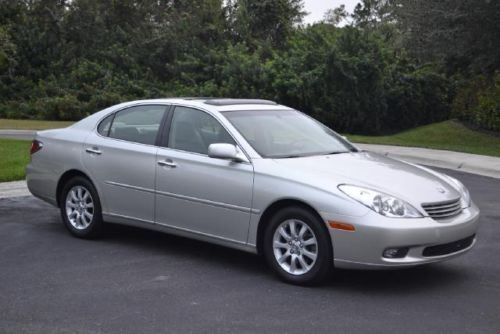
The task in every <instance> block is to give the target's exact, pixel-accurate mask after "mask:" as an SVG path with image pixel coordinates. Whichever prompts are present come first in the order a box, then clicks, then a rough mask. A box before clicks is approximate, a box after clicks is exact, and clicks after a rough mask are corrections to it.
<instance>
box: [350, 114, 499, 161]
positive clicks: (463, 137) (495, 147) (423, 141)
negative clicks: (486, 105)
mask: <svg viewBox="0 0 500 334" xmlns="http://www.w3.org/2000/svg"><path fill="white" fill-rule="evenodd" d="M346 136H347V138H349V140H350V141H352V142H354V143H365V144H384V145H399V146H414V147H425V148H435V149H441V150H449V151H457V152H465V153H474V154H482V155H491V156H497V157H500V136H494V135H490V134H487V133H483V132H479V131H474V130H471V129H469V128H467V127H465V126H464V125H463V124H461V123H460V122H457V121H452V120H451V121H445V122H440V123H434V124H429V125H425V126H421V127H418V128H415V129H411V130H407V131H403V132H400V133H397V134H395V135H391V136H358V135H346Z"/></svg>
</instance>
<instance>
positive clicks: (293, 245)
mask: <svg viewBox="0 0 500 334" xmlns="http://www.w3.org/2000/svg"><path fill="white" fill-rule="evenodd" d="M292 226H294V227H295V228H294V230H295V232H293V231H292ZM301 233H302V236H301ZM294 237H296V238H294ZM275 242H276V243H275ZM263 253H264V257H265V258H266V261H267V263H268V265H269V266H270V267H271V269H272V270H273V271H274V272H275V274H277V275H278V277H279V278H280V279H281V280H283V281H285V282H287V283H292V284H297V285H314V284H319V283H322V282H324V281H325V280H326V279H327V278H328V277H329V276H330V274H331V272H332V269H333V250H332V244H331V239H330V236H329V235H328V230H327V229H326V226H325V224H324V223H323V222H322V221H321V220H320V219H319V218H318V217H317V216H316V215H315V214H314V213H313V212H311V211H310V210H307V209H304V208H301V207H289V208H285V209H282V210H280V211H278V212H277V213H276V214H275V215H274V216H273V217H272V218H271V220H270V221H269V222H268V225H267V227H266V230H265V232H264V244H263ZM314 255H315V256H314ZM278 259H281V260H282V261H279V260H278ZM292 262H295V264H292Z"/></svg>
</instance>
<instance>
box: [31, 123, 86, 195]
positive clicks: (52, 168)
mask: <svg viewBox="0 0 500 334" xmlns="http://www.w3.org/2000/svg"><path fill="white" fill-rule="evenodd" d="M87 135H88V131H87V130H82V129H78V128H74V127H69V128H64V129H57V130H47V131H40V132H38V133H37V134H36V136H35V139H37V140H39V141H40V142H42V144H43V148H42V149H41V150H40V151H38V152H36V153H35V154H33V155H32V156H31V161H30V163H29V164H28V166H27V168H26V181H27V184H28V189H29V190H30V192H31V193H32V194H33V195H34V196H36V197H39V198H41V199H43V200H45V201H47V202H49V203H51V204H53V205H57V198H56V191H57V183H58V182H59V179H60V178H61V176H62V175H63V174H64V173H65V172H66V171H68V170H71V169H76V170H80V171H82V172H84V170H83V164H82V161H81V152H82V145H83V143H84V142H85V138H86V137H87Z"/></svg>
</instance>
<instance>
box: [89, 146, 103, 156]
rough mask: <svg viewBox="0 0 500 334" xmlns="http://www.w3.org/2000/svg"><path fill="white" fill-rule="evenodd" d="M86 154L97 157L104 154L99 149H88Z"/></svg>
mask: <svg viewBox="0 0 500 334" xmlns="http://www.w3.org/2000/svg"><path fill="white" fill-rule="evenodd" d="M85 152H87V153H90V154H97V155H101V154H102V152H101V151H100V150H99V149H98V148H97V147H92V148H87V149H85Z"/></svg>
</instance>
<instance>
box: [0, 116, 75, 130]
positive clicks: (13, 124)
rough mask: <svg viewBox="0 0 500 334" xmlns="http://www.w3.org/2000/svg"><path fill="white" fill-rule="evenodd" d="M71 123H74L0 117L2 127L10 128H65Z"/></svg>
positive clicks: (0, 127) (0, 126)
mask: <svg viewBox="0 0 500 334" xmlns="http://www.w3.org/2000/svg"><path fill="white" fill-rule="evenodd" d="M71 124H73V122H63V121H38V120H30V119H4V118H0V129H10V130H46V129H57V128H65V127H67V126H70V125H71Z"/></svg>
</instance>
